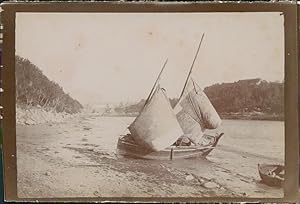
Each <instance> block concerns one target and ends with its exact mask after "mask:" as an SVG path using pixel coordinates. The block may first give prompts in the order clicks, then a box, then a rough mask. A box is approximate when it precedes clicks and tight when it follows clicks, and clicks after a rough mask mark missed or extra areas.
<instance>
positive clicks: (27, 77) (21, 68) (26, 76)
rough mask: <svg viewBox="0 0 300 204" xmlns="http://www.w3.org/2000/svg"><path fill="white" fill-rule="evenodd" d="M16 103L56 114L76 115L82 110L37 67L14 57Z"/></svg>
mask: <svg viewBox="0 0 300 204" xmlns="http://www.w3.org/2000/svg"><path fill="white" fill-rule="evenodd" d="M16 102H17V105H18V106H19V107H23V108H27V107H29V106H33V107H41V108H44V109H52V110H55V111H56V112H58V113H59V112H66V113H78V112H80V109H82V108H83V107H82V105H81V104H80V103H79V102H78V101H77V100H75V99H73V98H72V97H70V96H69V95H68V94H66V93H65V92H64V91H63V89H62V87H60V86H59V85H58V84H57V83H55V82H54V81H50V80H49V79H48V78H47V77H46V76H45V75H44V74H43V72H42V71H41V70H40V69H39V68H38V67H37V66H35V65H34V64H32V63H31V62H30V61H29V60H28V59H25V58H22V57H20V56H16Z"/></svg>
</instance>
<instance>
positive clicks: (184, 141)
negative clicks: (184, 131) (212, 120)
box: [174, 136, 192, 146]
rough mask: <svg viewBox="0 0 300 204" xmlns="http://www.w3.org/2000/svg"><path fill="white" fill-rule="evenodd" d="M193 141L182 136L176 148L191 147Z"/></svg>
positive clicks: (176, 143)
mask: <svg viewBox="0 0 300 204" xmlns="http://www.w3.org/2000/svg"><path fill="white" fill-rule="evenodd" d="M191 144H192V142H191V140H190V139H189V138H188V137H186V136H181V137H180V138H179V139H178V140H177V141H176V142H175V143H174V145H175V146H191Z"/></svg>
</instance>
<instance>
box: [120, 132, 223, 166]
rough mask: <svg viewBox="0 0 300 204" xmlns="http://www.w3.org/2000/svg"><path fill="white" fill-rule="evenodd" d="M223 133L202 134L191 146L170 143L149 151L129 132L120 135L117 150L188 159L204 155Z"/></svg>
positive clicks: (132, 154) (149, 156)
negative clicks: (199, 141) (199, 142)
mask: <svg viewBox="0 0 300 204" xmlns="http://www.w3.org/2000/svg"><path fill="white" fill-rule="evenodd" d="M223 135H224V133H221V134H218V135H217V136H212V135H204V136H203V137H204V140H203V142H202V143H201V144H199V145H191V146H175V145H172V146H170V147H168V148H166V149H164V150H161V151H154V152H153V151H151V150H147V149H145V148H144V147H141V146H140V145H139V144H137V143H136V142H135V141H134V139H133V138H132V136H131V135H130V134H127V135H121V137H120V138H119V140H118V146H117V152H118V154H119V155H122V156H126V157H131V158H141V159H152V160H173V159H189V158H195V157H206V156H207V155H208V154H209V153H210V152H211V151H212V150H213V149H214V148H215V146H216V145H217V144H218V141H219V139H220V138H221V137H222V136H223Z"/></svg>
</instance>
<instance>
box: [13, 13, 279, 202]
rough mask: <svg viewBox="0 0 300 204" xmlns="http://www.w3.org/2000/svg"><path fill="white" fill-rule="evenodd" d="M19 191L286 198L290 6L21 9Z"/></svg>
mask: <svg viewBox="0 0 300 204" xmlns="http://www.w3.org/2000/svg"><path fill="white" fill-rule="evenodd" d="M15 31H16V32H15V77H16V81H15V83H16V96H15V97H16V98H15V99H16V152H17V155H16V156H17V195H18V197H20V198H57V197H59V198H63V197H95V198H96V197H102V198H103V197H170V198H172V197H191V198H193V197H236V198H278V197H283V186H282V184H283V181H284V156H285V154H284V145H285V142H284V141H285V134H284V130H285V128H284V126H285V123H284V119H285V115H284V84H285V80H284V77H285V75H284V60H285V59H284V55H285V52H284V46H285V43H284V15H282V13H281V12H210V13H206V12H193V13H179V12H178V13H176V12H174V13H163V12H161V13H160V12H158V13H154V12H148V13H143V12H140V13H133V12H132V13H130V12H127V13H112V12H106V13H96V12H95V13H80V12H72V13H67V12H51V13H46V12H44V13H39V12H17V13H16V21H15Z"/></svg>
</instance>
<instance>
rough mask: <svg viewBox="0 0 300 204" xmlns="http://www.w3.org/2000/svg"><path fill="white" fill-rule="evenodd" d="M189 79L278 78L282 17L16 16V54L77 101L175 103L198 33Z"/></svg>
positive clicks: (206, 81)
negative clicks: (153, 92) (155, 97)
mask: <svg viewBox="0 0 300 204" xmlns="http://www.w3.org/2000/svg"><path fill="white" fill-rule="evenodd" d="M203 33H205V36H204V40H203V43H202V46H201V49H200V52H199V56H198V58H197V60H196V62H195V67H194V72H193V75H194V78H196V81H197V82H198V83H199V84H200V85H201V86H202V87H205V86H208V85H212V84H214V83H222V82H234V81H237V80H240V79H248V78H258V77H259V78H262V79H265V80H268V81H276V80H279V81H282V80H283V79H284V16H283V15H280V13H278V12H266V13H259V12H253V13H135V14H134V13H131V14H130V13H17V18H16V54H18V55H20V56H22V57H25V58H27V59H29V60H30V61H31V62H32V63H34V64H35V65H37V66H38V67H39V68H40V69H41V70H42V71H43V73H44V74H45V75H46V76H47V77H48V78H49V79H51V80H54V81H56V82H57V83H58V84H60V85H61V86H62V87H63V89H64V90H65V92H67V93H69V94H70V95H71V96H72V97H74V98H76V99H78V100H79V101H80V102H82V103H106V102H119V101H124V102H132V101H136V100H139V99H141V98H146V97H147V95H148V93H149V92H150V89H151V88H152V85H153V83H154V81H155V79H156V77H157V75H158V73H159V71H160V69H161V67H162V65H163V63H164V61H165V60H166V58H168V59H169V61H168V64H167V66H166V68H165V72H164V73H163V75H162V78H161V86H162V87H164V88H165V89H166V90H167V94H168V96H169V97H178V95H179V94H180V92H181V89H182V87H183V84H184V81H185V78H186V76H187V73H188V71H189V67H190V65H191V63H192V61H193V58H194V55H195V52H196V50H197V46H198V44H199V41H200V39H201V35H202V34H203Z"/></svg>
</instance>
